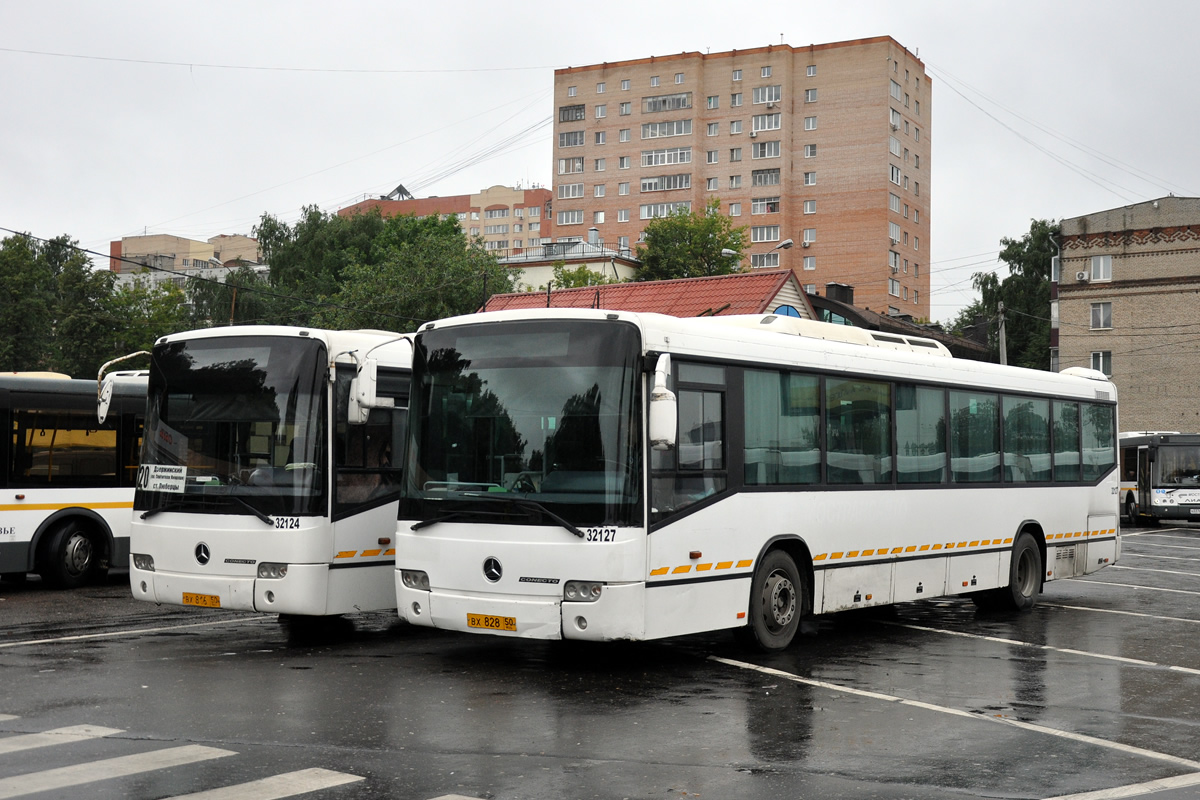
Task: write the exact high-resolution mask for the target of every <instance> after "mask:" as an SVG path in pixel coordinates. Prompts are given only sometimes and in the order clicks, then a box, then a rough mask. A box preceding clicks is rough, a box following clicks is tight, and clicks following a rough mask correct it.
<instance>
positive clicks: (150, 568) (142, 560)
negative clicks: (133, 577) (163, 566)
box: [129, 553, 154, 572]
mask: <svg viewBox="0 0 1200 800" xmlns="http://www.w3.org/2000/svg"><path fill="white" fill-rule="evenodd" d="M129 557H130V558H132V559H133V566H134V569H140V570H142V571H143V572H154V556H148V555H145V554H143V553H130V554H129Z"/></svg>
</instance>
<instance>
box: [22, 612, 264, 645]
mask: <svg viewBox="0 0 1200 800" xmlns="http://www.w3.org/2000/svg"><path fill="white" fill-rule="evenodd" d="M251 620H253V621H258V617H240V618H237V619H219V620H216V621H214V622H189V623H188V624H186V625H164V626H162V627H160V628H131V629H129V630H124V631H108V632H107V633H80V634H77V635H75V636H59V637H56V638H54V639H26V640H25V641H23V642H5V643H4V644H0V649H3V648H6V647H28V646H29V645H33V644H57V643H59V642H80V641H83V640H85V639H112V638H114V637H117V636H137V635H139V634H143V633H161V632H163V631H177V630H181V629H183V628H205V627H211V626H213V625H231V624H233V623H235V622H249V621H251Z"/></svg>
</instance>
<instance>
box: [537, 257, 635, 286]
mask: <svg viewBox="0 0 1200 800" xmlns="http://www.w3.org/2000/svg"><path fill="white" fill-rule="evenodd" d="M551 280H552V281H553V286H552V287H551V288H554V289H579V288H583V287H587V286H608V285H609V284H612V283H621V279H620V278H617V277H615V276H612V275H601V274H600V273H599V272H596V271H595V270H593V269H591V268H590V267H588V265H587V264H580V265H579V266H578V267H576V268H575V269H567V263H566V262H565V261H558V262H555V264H554V277H553V278H552V279H551ZM542 288H543V289H544V288H546V287H544V286H543V287H542Z"/></svg>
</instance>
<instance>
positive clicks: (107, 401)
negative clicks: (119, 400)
mask: <svg viewBox="0 0 1200 800" xmlns="http://www.w3.org/2000/svg"><path fill="white" fill-rule="evenodd" d="M112 396H113V376H112V375H106V376H105V377H104V380H102V381H101V382H100V391H99V393H98V394H97V395H96V420H97V421H98V422H99V423H100V424H101V425H103V424H104V420H106V419H108V409H109V407H110V406H111V405H112Z"/></svg>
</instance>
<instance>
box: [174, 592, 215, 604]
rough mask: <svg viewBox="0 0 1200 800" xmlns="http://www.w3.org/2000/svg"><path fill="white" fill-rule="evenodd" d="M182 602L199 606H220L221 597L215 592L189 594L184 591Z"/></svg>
mask: <svg viewBox="0 0 1200 800" xmlns="http://www.w3.org/2000/svg"><path fill="white" fill-rule="evenodd" d="M183 604H184V605H185V606H200V607H201V608H220V607H221V598H220V597H218V596H217V595H215V594H191V593H189V592H184V593H183Z"/></svg>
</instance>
